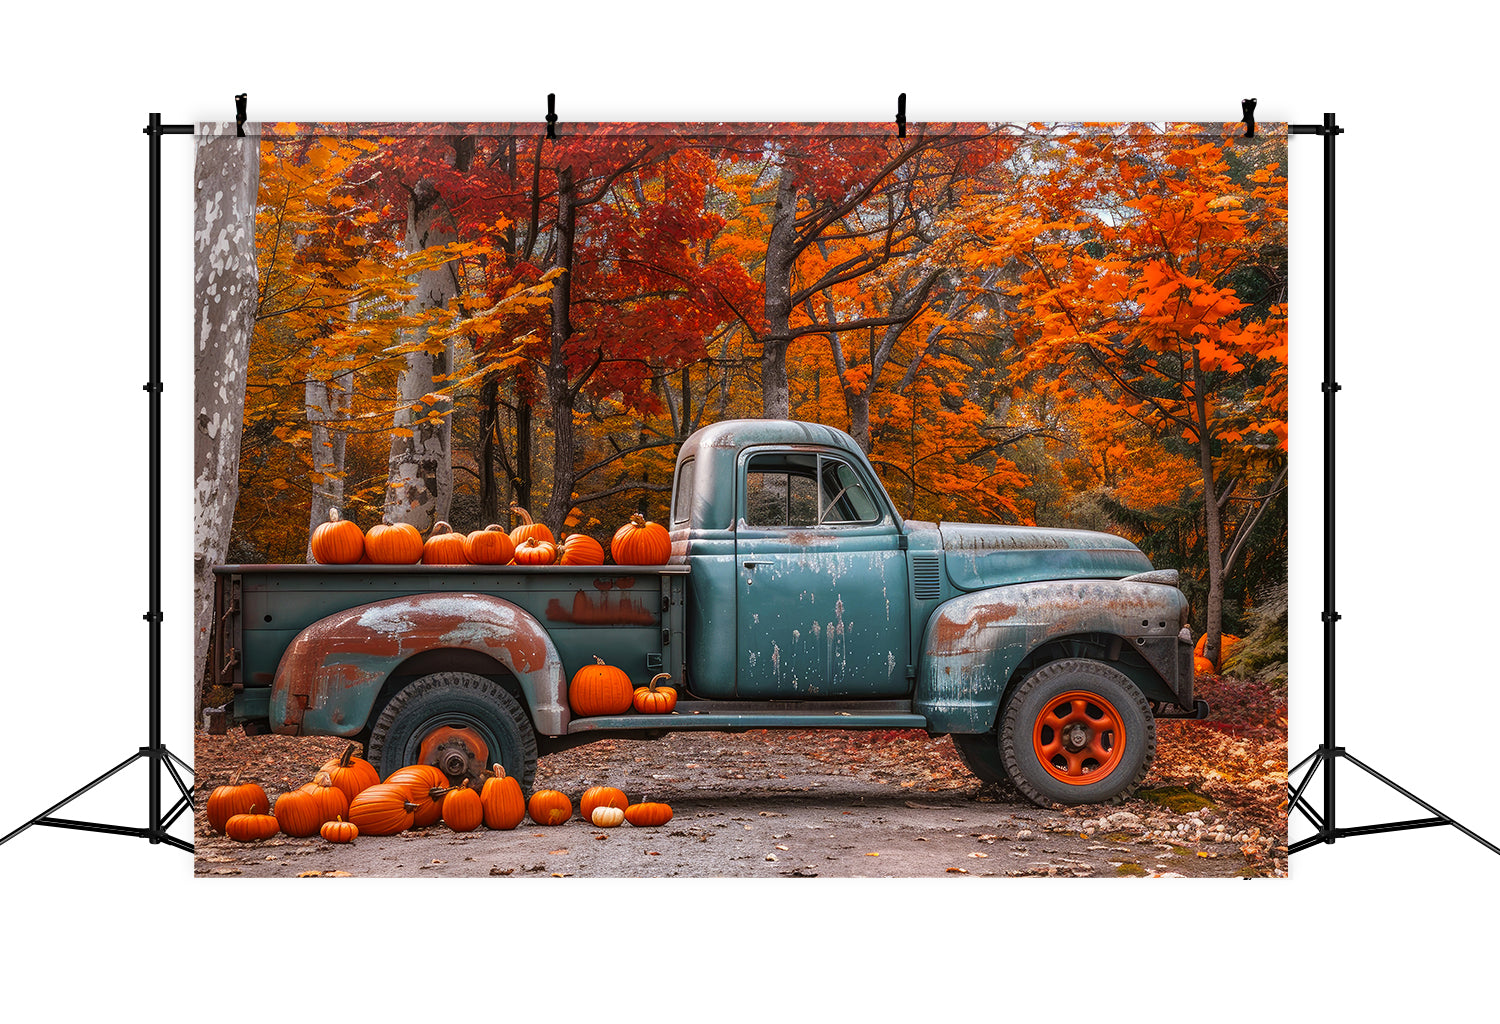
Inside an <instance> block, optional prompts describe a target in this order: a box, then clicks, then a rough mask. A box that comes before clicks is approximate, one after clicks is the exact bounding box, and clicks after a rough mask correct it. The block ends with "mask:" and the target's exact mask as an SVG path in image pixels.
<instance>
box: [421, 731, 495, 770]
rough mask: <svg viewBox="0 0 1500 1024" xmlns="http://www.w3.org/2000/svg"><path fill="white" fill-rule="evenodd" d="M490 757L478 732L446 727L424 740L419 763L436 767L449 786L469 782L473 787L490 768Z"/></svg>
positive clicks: (429, 734) (487, 748)
mask: <svg viewBox="0 0 1500 1024" xmlns="http://www.w3.org/2000/svg"><path fill="white" fill-rule="evenodd" d="M489 753H490V751H489V745H488V744H486V743H485V741H484V737H482V736H480V735H479V733H478V731H476V730H475V729H472V728H470V727H468V726H451V725H445V726H442V727H440V728H437V729H434V730H433V731H432V732H430V733H428V734H427V735H426V736H425V737H423V739H422V746H421V749H420V750H419V751H418V753H417V760H418V762H419V763H421V764H430V765H434V766H436V767H437V769H438V770H439V771H441V772H442V773H443V774H444V775H446V776H448V780H449V781H450V782H458V781H459V780H460V779H468V780H469V781H470V782H471V783H473V782H477V781H478V779H479V774H480V772H482V771H484V769H485V768H486V767H487V766H488V762H489Z"/></svg>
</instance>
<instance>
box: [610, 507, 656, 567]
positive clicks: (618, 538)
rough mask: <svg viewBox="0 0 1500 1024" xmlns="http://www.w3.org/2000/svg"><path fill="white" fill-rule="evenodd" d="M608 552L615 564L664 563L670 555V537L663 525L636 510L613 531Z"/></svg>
mask: <svg viewBox="0 0 1500 1024" xmlns="http://www.w3.org/2000/svg"><path fill="white" fill-rule="evenodd" d="M609 553H610V555H612V556H613V557H614V560H615V564H616V565H665V564H667V561H668V560H669V559H671V557H672V537H671V535H670V534H669V533H667V528H666V527H665V526H662V525H661V524H660V523H653V522H649V521H647V519H646V517H645V516H643V515H641V514H640V513H639V512H637V513H636V514H635V515H633V516H631V517H630V522H628V523H626V524H625V525H624V526H622V527H620V528H619V529H618V530H616V531H615V536H614V539H613V540H612V541H610V544H609Z"/></svg>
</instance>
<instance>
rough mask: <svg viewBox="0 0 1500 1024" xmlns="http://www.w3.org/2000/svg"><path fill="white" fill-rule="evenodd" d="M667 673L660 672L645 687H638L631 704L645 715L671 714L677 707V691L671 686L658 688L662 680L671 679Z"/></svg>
mask: <svg viewBox="0 0 1500 1024" xmlns="http://www.w3.org/2000/svg"><path fill="white" fill-rule="evenodd" d="M671 678H672V676H671V674H670V673H667V672H658V673H657V674H656V675H654V676H652V677H651V682H649V683H647V684H646V685H645V686H637V687H636V688H635V695H634V696H633V697H632V698H631V703H632V704H634V705H635V709H636V710H637V711H639V712H640V713H641V714H643V715H665V714H669V713H670V712H671V710H672V709H673V708H675V707H676V706H677V690H676V688H675V687H671V686H657V685H656V683H657V681H658V680H661V679H671Z"/></svg>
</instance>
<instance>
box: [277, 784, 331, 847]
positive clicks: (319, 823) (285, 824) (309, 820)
mask: <svg viewBox="0 0 1500 1024" xmlns="http://www.w3.org/2000/svg"><path fill="white" fill-rule="evenodd" d="M275 813H276V823H277V824H278V825H280V826H281V831H283V832H285V833H286V834H287V835H289V836H297V837H298V838H303V837H306V836H311V835H317V832H318V829H320V828H322V827H323V820H324V819H323V816H322V815H321V814H319V813H318V802H317V800H316V798H314V797H313V795H312V794H311V793H306V792H303V791H302V790H300V789H294V790H292V791H291V792H290V793H283V794H281V795H280V796H278V797H277V798H276V810H275Z"/></svg>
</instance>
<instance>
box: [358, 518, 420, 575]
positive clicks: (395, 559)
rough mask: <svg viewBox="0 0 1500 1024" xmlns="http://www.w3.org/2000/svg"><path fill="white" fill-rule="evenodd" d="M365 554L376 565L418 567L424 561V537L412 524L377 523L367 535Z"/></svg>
mask: <svg viewBox="0 0 1500 1024" xmlns="http://www.w3.org/2000/svg"><path fill="white" fill-rule="evenodd" d="M365 554H367V555H369V556H370V561H371V562H373V563H375V564H376V565H416V564H417V563H418V562H420V561H421V560H422V535H421V534H420V533H418V532H417V528H416V527H415V526H413V525H412V524H411V523H377V524H376V525H375V526H372V527H370V532H369V533H367V534H365Z"/></svg>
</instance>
